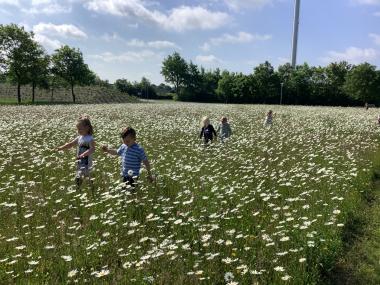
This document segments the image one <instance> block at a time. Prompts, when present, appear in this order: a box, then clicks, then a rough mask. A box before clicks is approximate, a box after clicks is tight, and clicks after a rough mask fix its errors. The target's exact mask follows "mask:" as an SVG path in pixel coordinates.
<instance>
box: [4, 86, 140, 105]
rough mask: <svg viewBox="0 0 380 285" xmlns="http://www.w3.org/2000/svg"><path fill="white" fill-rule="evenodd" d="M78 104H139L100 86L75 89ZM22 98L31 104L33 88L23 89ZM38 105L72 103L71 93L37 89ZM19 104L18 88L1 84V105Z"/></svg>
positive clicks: (67, 90)
mask: <svg viewBox="0 0 380 285" xmlns="http://www.w3.org/2000/svg"><path fill="white" fill-rule="evenodd" d="M74 92H75V94H76V101H77V103H86V104H94V103H129V102H131V103H132V102H138V101H139V100H138V99H137V98H135V97H132V96H129V95H127V94H125V93H121V92H119V91H117V90H114V89H112V88H107V87H100V86H85V87H81V86H78V87H75V89H74ZM21 98H22V102H23V103H30V102H31V100H32V87H31V86H28V85H25V86H22V87H21ZM35 101H36V103H52V104H56V103H71V102H72V97H71V91H70V90H69V89H65V88H58V89H55V90H54V91H53V92H52V91H51V90H45V89H39V88H37V89H36V93H35ZM13 103H17V86H14V85H9V84H0V104H13Z"/></svg>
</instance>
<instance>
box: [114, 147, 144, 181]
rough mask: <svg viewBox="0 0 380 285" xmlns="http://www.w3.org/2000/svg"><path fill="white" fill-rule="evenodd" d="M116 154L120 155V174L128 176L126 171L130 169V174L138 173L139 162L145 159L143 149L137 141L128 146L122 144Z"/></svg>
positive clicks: (137, 174)
mask: <svg viewBox="0 0 380 285" xmlns="http://www.w3.org/2000/svg"><path fill="white" fill-rule="evenodd" d="M117 154H118V155H119V156H121V175H123V176H124V177H128V176H130V175H129V174H128V171H130V170H132V171H133V174H132V176H139V175H140V168H141V162H142V161H143V160H146V159H147V158H146V155H145V151H144V149H143V148H142V147H141V146H139V145H138V144H137V143H135V144H133V145H131V146H130V147H128V146H127V145H125V144H122V145H121V146H120V147H119V149H118V150H117Z"/></svg>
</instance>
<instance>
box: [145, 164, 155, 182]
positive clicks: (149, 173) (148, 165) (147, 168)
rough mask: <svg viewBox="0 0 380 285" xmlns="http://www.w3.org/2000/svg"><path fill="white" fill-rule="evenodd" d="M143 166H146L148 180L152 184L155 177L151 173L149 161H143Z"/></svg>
mask: <svg viewBox="0 0 380 285" xmlns="http://www.w3.org/2000/svg"><path fill="white" fill-rule="evenodd" d="M143 164H144V166H145V168H146V170H147V171H148V180H149V181H150V182H153V176H152V173H151V170H150V162H149V160H147V159H145V160H143Z"/></svg>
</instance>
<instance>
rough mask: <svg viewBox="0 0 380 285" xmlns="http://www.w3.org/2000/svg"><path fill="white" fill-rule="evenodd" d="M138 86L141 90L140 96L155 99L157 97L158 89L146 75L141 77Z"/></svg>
mask: <svg viewBox="0 0 380 285" xmlns="http://www.w3.org/2000/svg"><path fill="white" fill-rule="evenodd" d="M136 88H138V89H139V90H140V96H141V97H142V98H146V99H155V98H156V97H157V93H156V90H155V89H154V88H153V86H152V84H151V83H150V81H149V79H147V78H146V77H143V78H141V81H140V83H138V84H137V85H136Z"/></svg>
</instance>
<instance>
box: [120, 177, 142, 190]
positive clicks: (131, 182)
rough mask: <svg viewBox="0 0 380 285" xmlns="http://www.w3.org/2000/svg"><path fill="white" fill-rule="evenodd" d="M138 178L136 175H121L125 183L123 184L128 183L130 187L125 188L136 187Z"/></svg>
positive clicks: (126, 184)
mask: <svg viewBox="0 0 380 285" xmlns="http://www.w3.org/2000/svg"><path fill="white" fill-rule="evenodd" d="M138 180H139V178H138V177H132V176H123V182H124V183H125V186H128V185H130V186H131V187H127V189H131V190H132V189H133V190H134V189H136V186H137V181H138Z"/></svg>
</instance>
